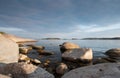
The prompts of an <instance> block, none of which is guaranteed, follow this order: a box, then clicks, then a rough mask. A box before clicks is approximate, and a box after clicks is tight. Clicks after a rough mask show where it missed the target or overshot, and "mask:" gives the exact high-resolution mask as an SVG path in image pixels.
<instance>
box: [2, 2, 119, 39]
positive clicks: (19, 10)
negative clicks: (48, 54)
mask: <svg viewBox="0 0 120 78" xmlns="http://www.w3.org/2000/svg"><path fill="white" fill-rule="evenodd" d="M0 31H3V32H7V33H11V34H14V35H18V36H21V37H26V38H35V39H38V38H47V37H51V38H53V37H59V38H87V37H120V0H0Z"/></svg>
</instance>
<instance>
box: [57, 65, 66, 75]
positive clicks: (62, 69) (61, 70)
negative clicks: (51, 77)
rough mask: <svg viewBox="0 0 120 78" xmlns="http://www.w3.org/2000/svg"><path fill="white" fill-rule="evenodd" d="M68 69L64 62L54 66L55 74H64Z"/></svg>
mask: <svg viewBox="0 0 120 78" xmlns="http://www.w3.org/2000/svg"><path fill="white" fill-rule="evenodd" d="M67 71H68V67H67V65H66V64H64V63H60V64H59V65H58V67H57V68H56V73H57V74H64V73H66V72H67Z"/></svg>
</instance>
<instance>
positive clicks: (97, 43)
mask: <svg viewBox="0 0 120 78" xmlns="http://www.w3.org/2000/svg"><path fill="white" fill-rule="evenodd" d="M64 42H73V43H75V44H78V45H79V46H80V47H82V48H92V50H93V55H94V57H97V56H105V55H104V53H105V52H106V51H107V50H109V49H111V48H119V47H120V40H40V41H39V42H37V43H36V45H42V46H45V49H46V50H47V51H53V52H55V55H54V56H51V57H48V58H52V59H53V57H55V59H56V58H57V60H60V58H61V52H60V48H59V45H60V44H62V43H64Z"/></svg>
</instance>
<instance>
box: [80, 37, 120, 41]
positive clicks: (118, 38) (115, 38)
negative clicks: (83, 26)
mask: <svg viewBox="0 0 120 78" xmlns="http://www.w3.org/2000/svg"><path fill="white" fill-rule="evenodd" d="M82 40H120V37H113V38H83V39H82Z"/></svg>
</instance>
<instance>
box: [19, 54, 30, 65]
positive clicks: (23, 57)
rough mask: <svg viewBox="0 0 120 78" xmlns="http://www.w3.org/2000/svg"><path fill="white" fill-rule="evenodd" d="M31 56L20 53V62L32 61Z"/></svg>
mask: <svg viewBox="0 0 120 78" xmlns="http://www.w3.org/2000/svg"><path fill="white" fill-rule="evenodd" d="M30 60H31V59H30V58H29V57H28V56H27V55H24V54H19V62H26V63H30Z"/></svg>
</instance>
